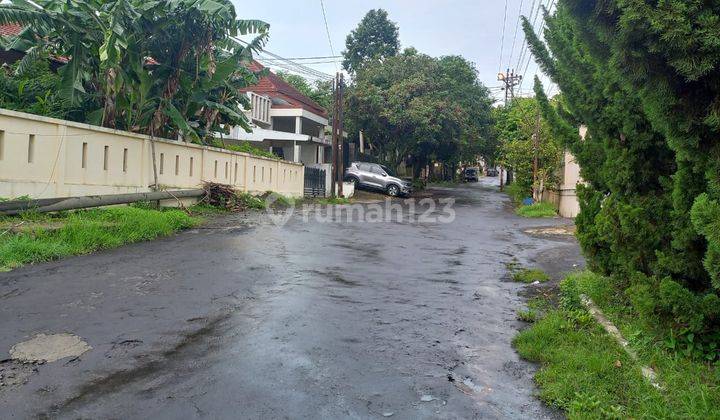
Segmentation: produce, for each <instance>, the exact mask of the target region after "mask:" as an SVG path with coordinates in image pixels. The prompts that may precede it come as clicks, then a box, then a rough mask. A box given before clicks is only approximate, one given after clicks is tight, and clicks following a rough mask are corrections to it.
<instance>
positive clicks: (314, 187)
mask: <svg viewBox="0 0 720 420" xmlns="http://www.w3.org/2000/svg"><path fill="white" fill-rule="evenodd" d="M305 197H325V170H324V169H320V168H308V167H305Z"/></svg>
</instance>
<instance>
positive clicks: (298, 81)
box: [277, 71, 333, 112]
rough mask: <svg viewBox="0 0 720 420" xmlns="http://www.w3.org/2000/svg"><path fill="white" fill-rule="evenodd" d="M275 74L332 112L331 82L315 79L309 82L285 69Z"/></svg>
mask: <svg viewBox="0 0 720 420" xmlns="http://www.w3.org/2000/svg"><path fill="white" fill-rule="evenodd" d="M277 75H278V76H280V77H281V78H283V80H285V81H286V82H288V83H289V84H291V85H292V86H293V87H294V88H295V89H297V90H298V91H300V93H302V94H303V95H305V96H307V97H308V98H310V99H312V100H313V101H315V102H316V103H317V104H318V105H320V106H321V107H323V108H324V109H326V110H327V111H330V112H332V106H333V103H332V102H333V82H332V81H323V80H316V81H315V83H313V84H310V82H308V80H307V79H305V78H304V77H302V76H298V75H296V74H291V73H288V72H285V71H279V72H277Z"/></svg>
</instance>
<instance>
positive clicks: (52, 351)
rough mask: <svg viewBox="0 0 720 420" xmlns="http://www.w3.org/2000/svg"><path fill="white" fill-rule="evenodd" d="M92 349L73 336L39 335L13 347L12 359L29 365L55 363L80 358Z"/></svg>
mask: <svg viewBox="0 0 720 420" xmlns="http://www.w3.org/2000/svg"><path fill="white" fill-rule="evenodd" d="M90 349H92V347H90V346H89V345H88V344H87V343H86V342H85V341H83V340H82V339H81V338H80V337H78V336H76V335H73V334H67V333H62V334H50V335H46V334H38V335H36V336H35V337H33V338H31V339H30V340H27V341H23V342H21V343H18V344H15V345H14V346H12V348H11V349H10V357H11V358H12V359H13V360H17V361H20V362H27V363H36V362H55V361H57V360H60V359H64V358H66V357H78V356H80V355H82V354H83V353H85V352H86V351H88V350H90Z"/></svg>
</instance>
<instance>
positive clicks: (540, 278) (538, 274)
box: [513, 268, 550, 283]
mask: <svg viewBox="0 0 720 420" xmlns="http://www.w3.org/2000/svg"><path fill="white" fill-rule="evenodd" d="M513 280H514V281H517V282H521V283H534V282H536V281H537V282H540V283H545V282H546V281H548V280H550V276H548V275H547V274H545V272H544V271H542V270H540V269H537V268H523V269H519V270H514V271H513Z"/></svg>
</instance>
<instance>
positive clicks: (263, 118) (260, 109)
mask: <svg viewBox="0 0 720 420" xmlns="http://www.w3.org/2000/svg"><path fill="white" fill-rule="evenodd" d="M248 96H249V97H250V104H251V105H252V109H250V118H251V119H252V120H253V122H259V123H262V124H267V125H269V124H270V98H268V97H267V96H261V95H258V94H257V93H254V92H248Z"/></svg>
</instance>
